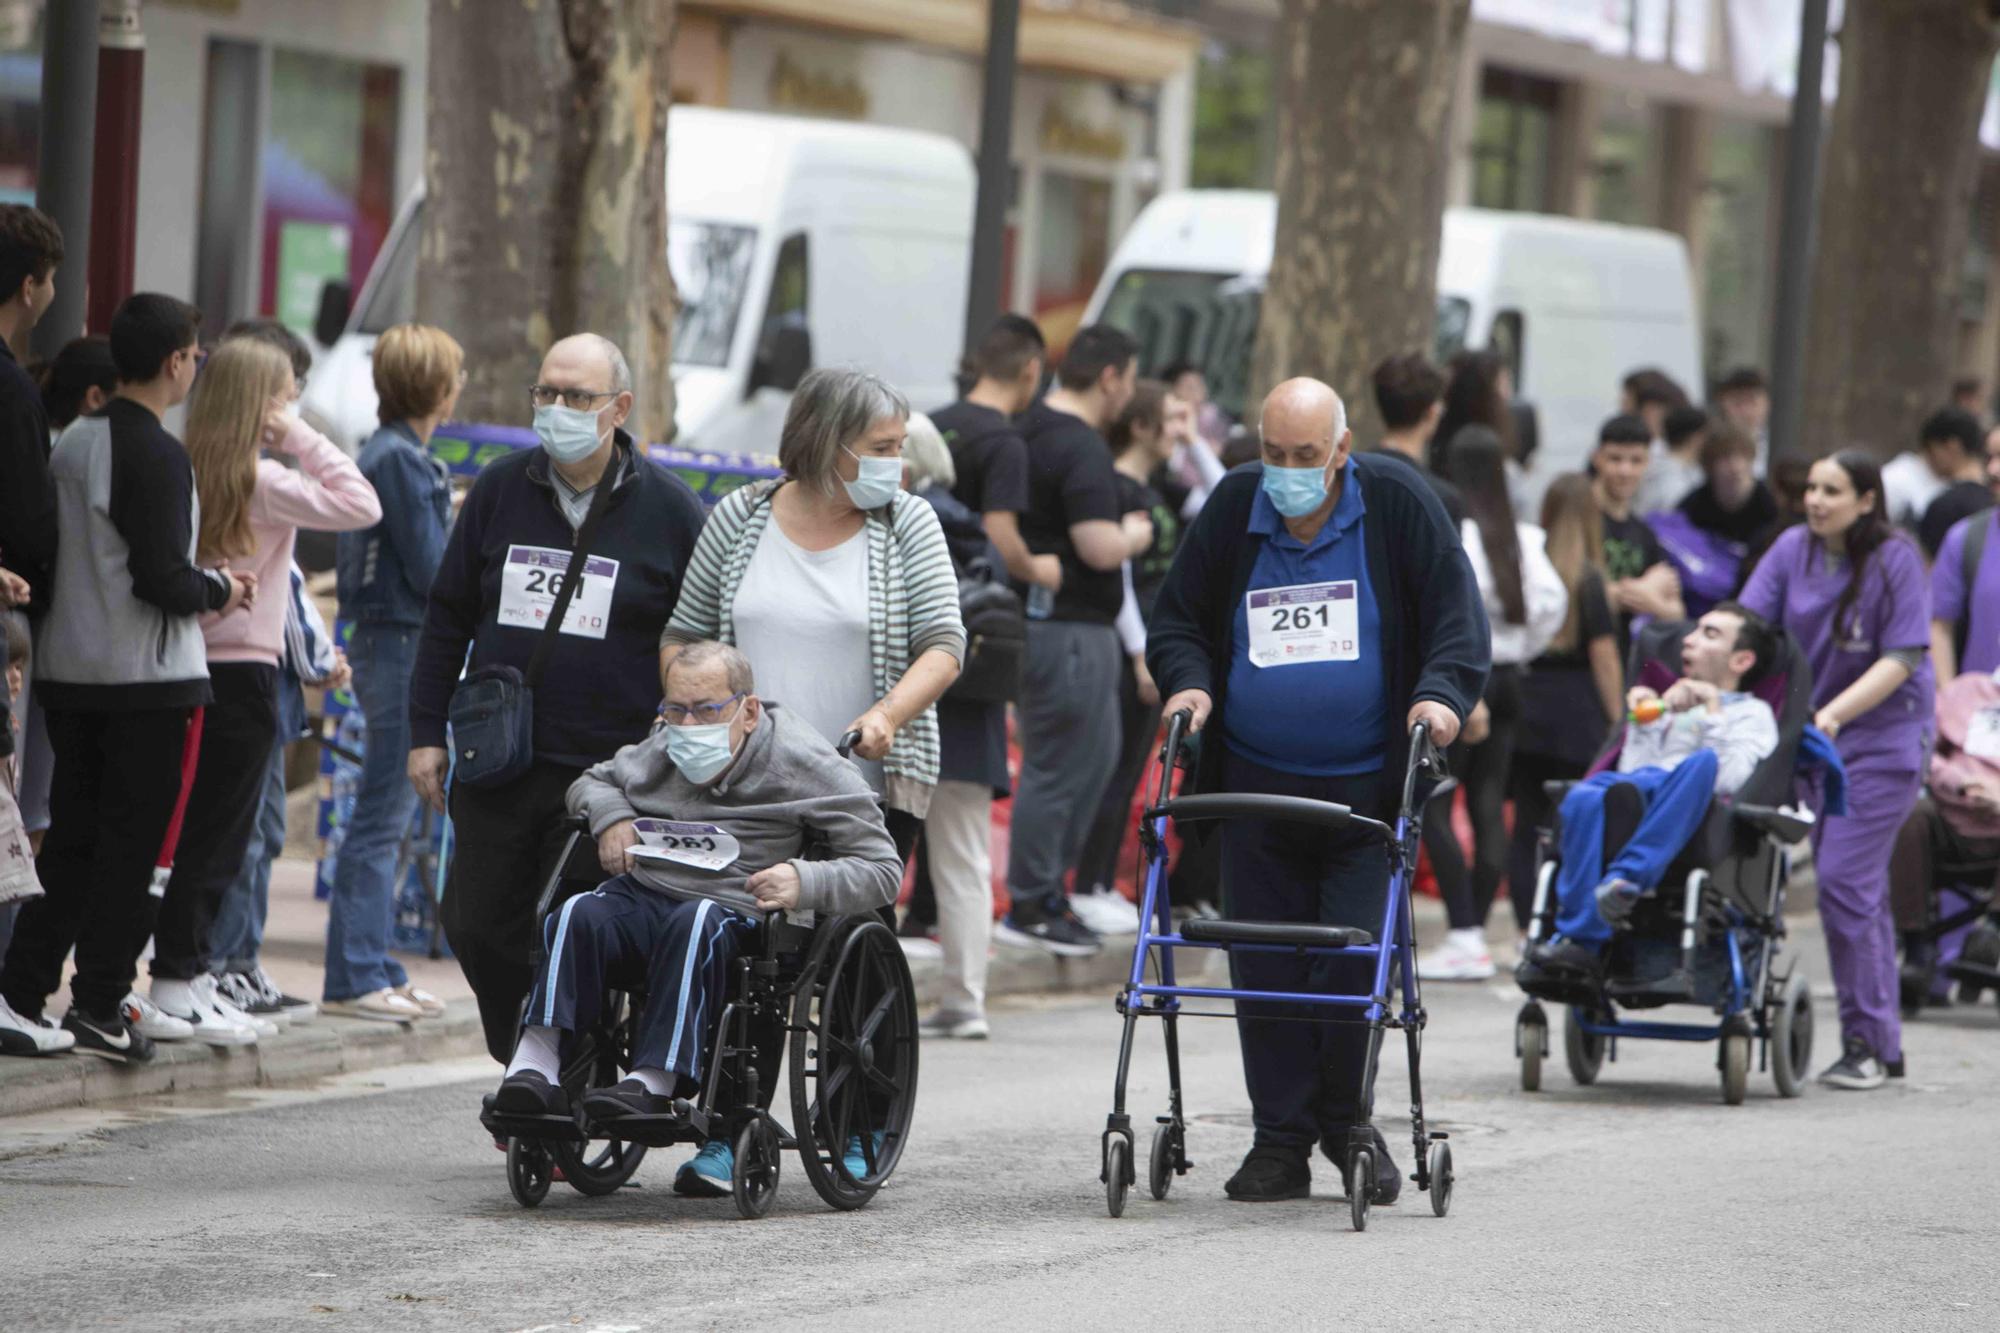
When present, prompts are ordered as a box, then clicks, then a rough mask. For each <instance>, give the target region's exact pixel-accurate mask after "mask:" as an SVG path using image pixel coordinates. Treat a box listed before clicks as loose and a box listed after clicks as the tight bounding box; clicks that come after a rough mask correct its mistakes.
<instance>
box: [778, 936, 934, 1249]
mask: <svg viewBox="0 0 2000 1333" xmlns="http://www.w3.org/2000/svg"><path fill="white" fill-rule="evenodd" d="M789 1064H790V1066H791V1085H792V1125H793V1130H794V1133H796V1134H797V1136H798V1140H799V1160H800V1164H801V1165H803V1166H804V1167H805V1169H806V1178H807V1179H808V1180H810V1181H812V1186H813V1189H815V1190H816V1191H818V1193H819V1196H820V1198H822V1199H824V1200H826V1201H827V1203H829V1204H830V1205H832V1206H833V1207H835V1208H839V1209H842V1210H847V1209H852V1208H860V1207H862V1206H863V1205H865V1204H866V1203H867V1202H868V1201H869V1200H870V1199H872V1198H874V1197H875V1191H876V1190H878V1189H880V1188H881V1187H882V1182H883V1181H885V1180H887V1179H888V1178H889V1173H890V1172H892V1171H894V1170H895V1169H896V1163H897V1161H898V1160H899V1159H900V1158H901V1157H902V1155H903V1146H904V1144H905V1143H906V1142H907V1140H908V1138H909V1134H910V1120H911V1116H912V1114H913V1113H914V1111H915V1109H916V1101H917V993H916V986H915V984H914V983H912V982H911V980H910V966H909V964H908V963H907V962H905V961H904V958H903V951H902V949H901V947H899V946H898V945H897V943H896V937H895V936H894V935H893V934H892V933H890V931H889V928H888V927H887V926H885V925H883V924H882V922H881V921H879V920H876V919H874V918H867V919H862V920H857V921H854V922H853V923H852V924H850V925H849V926H848V927H847V928H846V929H844V930H843V931H841V933H840V934H839V935H838V936H837V937H834V938H833V939H831V941H830V943H829V945H828V946H827V947H825V948H823V949H818V950H815V952H814V959H813V961H811V962H809V963H808V964H807V967H806V971H805V973H804V974H803V975H802V976H801V977H800V979H799V984H798V989H797V991H796V992H795V994H794V996H793V1000H792V1043H791V1060H790V1061H789ZM850 1158H852V1159H853V1160H854V1161H855V1162H858V1163H859V1165H860V1167H861V1170H860V1171H858V1172H857V1171H855V1170H854V1169H853V1168H852V1167H851V1166H850Z"/></svg>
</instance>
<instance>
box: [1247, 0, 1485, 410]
mask: <svg viewBox="0 0 2000 1333" xmlns="http://www.w3.org/2000/svg"><path fill="white" fill-rule="evenodd" d="M1469 5H1470V0H1286V4H1285V13H1284V19H1283V21H1282V23H1281V25H1280V27H1279V33H1278V48H1277V51H1278V55H1277V61H1278V77H1277V83H1278V89H1277V104H1278V116H1277V120H1278V142H1277V160H1276V183H1277V192H1278V231H1277V238H1276V249H1275V250H1274V252H1273V254H1272V259H1271V276H1270V281H1269V283H1268V284H1267V286H1266V287H1265V291H1264V304H1263V311H1262V314H1261V316H1260V318H1259V321H1258V329H1257V349H1256V353H1255V356H1254V358H1253V360H1252V363H1251V375H1250V380H1251V385H1252V387H1253V389H1255V391H1256V392H1257V393H1258V394H1262V393H1263V392H1265V391H1266V390H1268V389H1269V388H1270V387H1271V386H1272V385H1273V384H1275V383H1277V382H1279V381H1280V380H1283V379H1286V378H1289V377H1291V376H1294V375H1311V376H1313V377H1315V378H1317V379H1322V380H1325V381H1326V382H1327V383H1328V384H1331V385H1332V386H1333V387H1334V388H1335V389H1336V390H1337V391H1338V392H1339V393H1340V395H1341V397H1342V398H1344V399H1345V400H1346V402H1347V411H1348V420H1349V422H1350V423H1351V424H1353V425H1354V426H1355V428H1356V432H1357V434H1359V435H1361V436H1363V437H1364V438H1365V437H1366V436H1367V435H1369V434H1372V433H1373V431H1374V429H1375V427H1376V426H1377V425H1378V424H1379V422H1378V419H1377V413H1376V410H1375V397H1374V394H1373V393H1372V392H1370V391H1369V387H1368V383H1369V381H1368V376H1369V372H1370V371H1372V370H1373V369H1374V367H1375V364H1376V363H1377V362H1378V361H1380V360H1381V359H1382V358H1384V357H1386V356H1391V355H1394V354H1395V353H1398V352H1405V351H1409V350H1412V349H1415V348H1425V349H1428V348H1429V347H1430V346H1431V341H1432V335H1433V332H1434V331H1435V327H1436V323H1437V265H1438V245H1439V232H1440V230H1441V228H1442V226H1443V218H1444V200H1445V184H1446V170H1445V168H1446V153H1447V151H1448V145H1447V131H1448V124H1449V121H1450V112H1451V98H1452V88H1453V85H1454V83H1455V81H1456V74H1457V69H1458V60H1459V54H1460V51H1461V49H1462V47H1463V44H1464V39H1465V25H1466V15H1467V10H1468V8H1469ZM1247 401H1248V402H1251V403H1254V402H1255V401H1256V399H1255V398H1251V399H1249V400H1247ZM1250 410H1252V409H1250V408H1248V407H1246V411H1250Z"/></svg>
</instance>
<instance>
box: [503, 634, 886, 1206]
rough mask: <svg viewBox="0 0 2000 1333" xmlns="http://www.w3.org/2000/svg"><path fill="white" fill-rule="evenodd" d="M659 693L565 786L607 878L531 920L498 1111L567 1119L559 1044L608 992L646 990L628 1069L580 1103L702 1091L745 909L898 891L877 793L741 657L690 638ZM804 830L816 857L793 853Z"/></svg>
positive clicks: (612, 1110) (695, 1185)
mask: <svg viewBox="0 0 2000 1333" xmlns="http://www.w3.org/2000/svg"><path fill="white" fill-rule="evenodd" d="M665 691H666V700H665V702H664V703H663V704H662V705H661V709H660V712H661V716H662V719H663V720H664V723H665V725H663V726H658V727H655V728H654V730H653V734H652V735H650V736H648V737H647V738H646V739H645V740H643V741H641V742H639V743H638V744H636V745H628V746H626V747H625V748H623V749H621V750H620V751H619V752H618V753H617V754H616V755H615V756H614V757H613V758H611V759H610V760H608V761H607V762H605V763H601V764H598V765H597V766H596V767H595V768H592V769H590V770H589V771H588V772H586V773H585V774H584V775H583V776H582V777H580V778H578V779H577V780H576V784H575V785H574V786H572V787H571V788H570V791H569V810H570V813H571V814H573V815H577V816H580V817H582V818H583V819H585V820H586V821H588V823H589V825H590V831H591V833H592V834H593V835H594V836H595V837H596V838H597V848H598V860H599V861H600V862H601V863H602V865H603V867H604V870H605V872H606V873H607V874H608V875H610V876H611V878H610V879H607V880H606V881H605V882H604V883H603V884H601V885H600V886H598V888H597V889H596V890H595V891H594V892H591V893H584V894H579V895H577V896H576V897H573V898H570V899H569V900H568V901H566V902H564V903H563V904H562V907H561V908H560V910H558V911H553V912H551V913H550V914H549V916H548V918H547V920H546V921H545V922H544V924H543V936H544V938H543V945H544V954H545V958H544V961H543V962H542V964H541V965H540V967H539V968H538V969H537V971H536V974H535V981H534V988H533V990H531V991H530V992H529V995H528V1005H527V1012H526V1015H525V1018H524V1021H523V1026H522V1031H521V1038H520V1041H519V1043H518V1044H517V1046H516V1047H515V1051H514V1058H513V1060H512V1061H511V1062H510V1063H509V1064H508V1066H507V1074H506V1077H505V1079H504V1080H503V1081H502V1082H501V1084H500V1090H499V1093H498V1094H497V1096H496V1098H495V1101H494V1104H493V1105H494V1109H495V1110H496V1111H498V1112H501V1113H503V1114H511V1115H529V1116H539V1115H567V1114H569V1102H568V1098H567V1096H566V1094H565V1093H564V1091H563V1089H562V1087H561V1082H560V1072H559V1071H560V1061H561V1058H562V1054H563V1050H562V1048H563V1045H564V1042H565V1040H566V1039H568V1040H573V1039H574V1035H575V1034H577V1033H579V1032H588V1031H590V1030H591V1029H592V1028H593V1027H594V1025H596V1024H597V1023H598V1021H599V1018H600V1015H601V1012H602V1009H603V1006H604V1003H605V1000H606V992H607V991H610V990H613V989H617V990H628V991H638V992H643V993H644V995H645V1001H644V1005H643V1008H642V1009H641V1011H640V1013H639V1016H638V1037H637V1040H636V1041H635V1042H634V1044H633V1052H632V1069H631V1070H630V1074H629V1077H627V1078H626V1079H624V1080H623V1081H622V1082H620V1083H618V1084H617V1085H616V1086H614V1087H610V1088H600V1089H596V1090H594V1091H592V1092H590V1093H588V1094H586V1095H585V1096H584V1097H583V1099H582V1101H583V1109H584V1111H585V1112H586V1113H587V1114H588V1115H589V1116H590V1118H591V1119H593V1120H596V1121H598V1122H600V1123H601V1122H604V1121H608V1120H615V1119H618V1118H620V1117H623V1116H630V1115H648V1116H658V1115H667V1114H670V1113H671V1112H672V1110H673V1100H674V1098H675V1097H676V1096H680V1097H688V1096H690V1095H692V1093H693V1092H694V1091H695V1090H696V1089H697V1088H698V1087H699V1085H700V1082H701V1079H702V1076H703V1071H704V1069H705V1068H706V1067H707V1059H708V1046H709V1043H710V1042H711V1041H712V1039H713V1033H712V1031H711V1029H712V1027H713V1025H714V1023H715V1020H716V1016H717V1015H718V1014H719V1013H720V1012H721V1011H722V1008H723V1004H724V991H725V986H726V984H727V980H728V977H729V969H730V963H731V962H732V960H734V958H735V957H736V955H737V953H738V951H739V949H740V947H741V945H742V942H743V940H744V939H745V937H746V936H747V935H748V934H749V933H750V932H751V930H752V929H753V927H754V925H755V920H756V917H755V914H756V913H758V912H778V911H809V912H817V913H829V914H852V913H859V912H865V911H870V910H873V909H875V908H878V907H881V906H884V905H886V904H888V903H890V902H892V901H894V899H895V895H896V890H897V888H898V887H899V885H900V883H901V880H902V864H901V862H900V860H899V859H898V857H897V856H896V848H895V844H894V843H893V842H892V841H891V840H890V838H889V834H888V831H887V829H886V828H885V827H884V826H883V821H882V814H881V811H880V808H879V806H878V804H877V802H876V799H875V795H874V793H873V792H872V791H871V790H870V789H869V787H868V784H867V782H866V781H864V780H863V778H862V777H861V774H860V772H859V770H857V769H856V768H855V767H854V765H853V764H852V763H851V762H849V761H848V760H846V759H843V758H842V757H841V756H840V755H839V754H838V753H836V752H835V750H834V747H833V746H832V744H831V743H829V742H828V741H827V740H826V738H825V737H823V736H821V735H820V734H819V732H817V731H816V730H814V728H813V727H812V726H811V724H809V723H807V722H806V721H805V720H804V719H802V718H800V717H797V716H796V715H794V714H790V713H787V712H786V711H785V710H784V709H782V708H781V707H778V706H776V705H772V704H766V703H765V702H763V701H762V700H760V699H759V698H758V697H757V694H756V682H755V680H754V679H753V678H752V675H751V671H750V663H749V661H748V659H746V658H745V657H744V656H743V654H742V653H740V652H738V651H737V650H736V649H735V648H732V647H729V646H727V645H724V644H720V643H713V642H704V643H695V644H690V645H689V646H688V647H686V648H684V649H682V650H681V652H680V654H679V655H678V656H676V657H675V658H674V660H673V662H672V663H671V664H670V665H669V666H668V668H667V671H666V679H665ZM809 835H811V836H813V837H814V838H815V839H816V840H820V841H823V843H824V845H825V848H826V850H827V853H828V855H827V857H826V859H816V860H810V861H809V860H805V859H802V855H801V853H802V851H803V849H804V847H805V845H806V842H807V839H808V836H809ZM721 1147H722V1148H723V1150H724V1151H725V1152H726V1150H727V1147H728V1145H727V1144H723V1145H721ZM706 1151H707V1149H706V1148H705V1149H704V1152H706ZM699 1160H700V1159H697V1163H691V1164H690V1165H691V1166H693V1167H694V1168H695V1175H697V1176H702V1175H707V1176H708V1177H709V1178H708V1179H707V1180H706V1181H705V1182H704V1180H701V1179H694V1180H689V1179H687V1178H686V1177H688V1175H689V1172H688V1170H687V1169H685V1168H684V1169H683V1171H682V1173H681V1175H682V1178H680V1179H677V1180H676V1181H675V1188H676V1189H677V1190H679V1191H681V1192H683V1193H690V1192H694V1193H722V1194H726V1193H728V1192H729V1184H728V1178H729V1172H728V1169H727V1166H726V1165H725V1166H723V1167H722V1169H721V1179H720V1183H719V1185H717V1184H716V1182H715V1180H714V1179H713V1173H712V1172H710V1173H704V1172H702V1171H701V1170H700V1167H699V1165H698V1163H699ZM704 1183H706V1184H707V1185H709V1186H710V1188H702V1186H703V1185H704Z"/></svg>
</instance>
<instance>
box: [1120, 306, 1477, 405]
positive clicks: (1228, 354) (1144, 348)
mask: <svg viewBox="0 0 2000 1333" xmlns="http://www.w3.org/2000/svg"><path fill="white" fill-rule="evenodd" d="M1263 299H1264V284H1263V279H1261V278H1248V277H1244V276H1242V275H1240V274H1231V273H1189V272H1186V271H1170V270H1159V271H1155V270H1147V269H1128V270H1126V271H1125V272H1123V273H1121V274H1119V275H1118V281H1117V282H1116V283H1115V284H1113V286H1112V288H1111V295H1110V296H1109V297H1107V298H1106V300H1105V302H1104V315H1103V319H1104V322H1105V323H1107V324H1114V325H1116V326H1117V327H1119V328H1121V329H1124V330H1125V331H1126V332H1128V333H1130V334H1131V335H1132V336H1133V337H1134V338H1137V339H1138V340H1139V373H1140V374H1142V375H1147V376H1157V375H1158V374H1159V373H1160V371H1161V370H1162V369H1164V368H1165V367H1167V366H1169V365H1172V364H1173V363H1174V362H1176V361H1191V362H1193V363H1194V364H1195V365H1197V366H1200V367H1201V369H1202V374H1203V376H1204V378H1206V379H1207V380H1208V396H1209V398H1210V399H1211V400H1212V401H1213V402H1214V403H1215V404H1216V406H1218V407H1220V408H1221V409H1222V410H1223V411H1225V412H1227V413H1229V415H1230V416H1232V417H1235V418H1237V419H1238V420H1241V419H1242V417H1243V412H1244V401H1243V400H1244V397H1245V396H1246V395H1247V394H1248V393H1249V391H1250V355H1251V352H1252V350H1253V349H1254V347H1255V345H1256V342H1257V318H1258V315H1259V313H1260V311H1261V309H1262V306H1263ZM1471 316H1472V308H1471V306H1469V305H1468V304H1467V303H1466V301H1465V300H1464V298H1462V297H1456V296H1444V295H1440V296H1439V297H1438V303H1437V330H1436V348H1435V350H1436V354H1437V359H1438V361H1439V363H1440V364H1442V363H1443V362H1445V361H1448V360H1450V359H1451V358H1452V357H1453V356H1454V355H1456V354H1457V353H1459V352H1461V351H1463V350H1464V349H1465V346H1466V339H1467V335H1468V333H1469V331H1470V330H1469V328H1468V325H1469V324H1470V322H1471Z"/></svg>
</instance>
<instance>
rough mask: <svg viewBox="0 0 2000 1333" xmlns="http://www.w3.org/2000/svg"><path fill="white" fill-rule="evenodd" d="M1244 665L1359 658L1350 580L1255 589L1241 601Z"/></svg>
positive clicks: (1358, 629)
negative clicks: (1245, 625)
mask: <svg viewBox="0 0 2000 1333" xmlns="http://www.w3.org/2000/svg"><path fill="white" fill-rule="evenodd" d="M1245 602H1246V606H1245V610H1246V611H1247V613H1248V619H1249V621H1250V663H1251V665H1252V666H1258V667H1274V666H1293V665H1296V664H1298V663H1302V662H1353V661H1357V660H1359V659H1360V657H1361V612H1360V604H1359V603H1358V602H1357V601H1356V587H1355V581H1354V580H1353V579H1340V580H1338V581H1336V582H1333V583H1299V584H1294V585H1293V586H1291V587H1289V588H1259V589H1255V590H1253V591H1252V592H1250V593H1249V594H1247V596H1246V598H1245Z"/></svg>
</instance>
